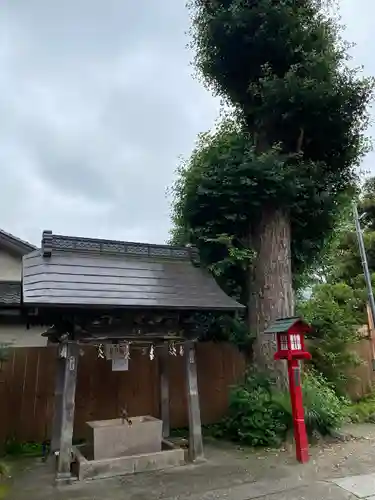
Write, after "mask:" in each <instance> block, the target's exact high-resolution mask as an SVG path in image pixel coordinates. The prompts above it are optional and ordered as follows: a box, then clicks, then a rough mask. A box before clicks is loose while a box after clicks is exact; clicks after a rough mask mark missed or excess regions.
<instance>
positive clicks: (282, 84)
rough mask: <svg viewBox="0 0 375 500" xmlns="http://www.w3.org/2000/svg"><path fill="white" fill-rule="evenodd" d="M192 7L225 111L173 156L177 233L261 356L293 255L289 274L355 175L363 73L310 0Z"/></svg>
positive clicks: (204, 69)
mask: <svg viewBox="0 0 375 500" xmlns="http://www.w3.org/2000/svg"><path fill="white" fill-rule="evenodd" d="M190 7H191V14H192V37H193V46H194V49H195V52H196V60H195V63H196V67H197V69H198V72H199V74H200V75H201V77H202V78H203V80H204V82H205V83H206V84H207V85H208V86H209V87H210V88H211V89H213V90H214V92H215V93H216V94H218V95H220V96H221V97H222V98H223V99H224V101H226V102H227V103H229V104H230V105H231V106H232V107H233V108H234V118H232V119H225V120H224V121H223V122H222V124H221V125H219V127H218V128H217V130H216V131H215V132H213V133H212V134H203V135H202V136H201V137H200V140H199V142H198V145H197V147H196V149H195V151H194V152H193V155H192V157H191V159H190V160H189V161H188V162H187V163H186V164H185V165H183V166H182V168H181V170H180V177H179V179H178V180H177V183H176V185H175V189H174V192H175V208H174V216H173V219H174V224H175V231H174V238H175V240H180V241H181V239H182V240H184V241H187V240H188V241H192V242H194V243H196V244H198V246H199V247H200V248H201V250H202V253H203V255H204V257H205V258H206V259H207V262H208V263H209V264H211V265H212V264H214V267H215V265H216V267H217V263H220V265H219V268H220V272H221V273H222V277H223V281H225V283H226V285H227V289H228V290H229V291H232V292H233V293H234V294H236V295H237V296H239V297H240V298H241V300H242V301H243V303H245V304H247V305H248V306H249V307H248V310H249V318H248V320H249V326H250V329H251V331H252V332H253V333H254V334H255V335H256V336H257V338H258V340H259V342H257V348H256V355H257V358H258V361H260V362H261V364H265V365H267V364H268V362H269V361H270V360H271V356H270V355H272V352H270V351H267V350H264V349H263V343H264V339H263V338H262V332H263V330H264V327H265V324H266V323H268V322H269V321H272V320H273V319H275V318H276V317H280V316H286V315H290V314H293V312H294V311H293V309H294V302H293V293H292V267H291V265H290V263H291V260H292V262H293V270H294V272H295V273H296V274H297V273H298V274H301V273H302V271H303V270H305V269H306V267H307V266H309V265H311V264H312V263H313V262H314V261H315V260H316V258H317V256H318V255H319V252H320V251H321V249H322V248H323V246H324V244H325V243H326V241H327V238H329V237H330V234H331V233H332V230H333V228H334V225H335V220H336V216H337V214H338V211H339V208H340V204H341V203H342V198H343V196H346V195H347V193H348V190H350V189H353V186H354V185H355V183H356V174H355V167H356V166H357V165H358V162H359V160H360V158H361V157H362V155H363V153H364V151H365V150H366V142H365V140H364V136H363V132H364V129H365V127H366V124H367V113H366V108H367V105H368V103H369V101H370V98H371V96H372V82H371V81H369V80H367V79H364V78H361V77H360V76H359V74H358V72H357V71H355V70H350V69H348V68H347V67H346V66H345V62H346V59H347V55H346V46H345V43H343V42H342V40H341V39H340V36H339V28H338V26H337V25H336V24H335V22H334V20H333V19H332V18H330V17H329V16H328V15H327V14H326V13H325V12H324V10H323V9H322V7H321V2H320V1H318V0H303V1H296V0H248V1H244V0H192V1H191V5H190ZM292 237H293V241H291V238H292ZM223 238H224V239H226V242H227V243H224V244H223V243H222V239H223ZM228 242H230V244H229V245H228ZM249 249H250V250H251V251H252V252H251V253H250V254H248V253H246V251H247V250H249ZM244 251H245V254H244V253H243V252H244ZM233 256H234V258H233ZM238 256H239V258H237V257H238ZM291 256H292V257H291ZM228 257H229V259H228ZM251 257H253V258H251ZM223 262H224V269H223V268H222V265H223ZM246 270H247V271H248V272H246ZM267 352H268V354H267Z"/></svg>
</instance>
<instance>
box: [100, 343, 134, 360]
mask: <svg viewBox="0 0 375 500" xmlns="http://www.w3.org/2000/svg"><path fill="white" fill-rule="evenodd" d="M105 357H106V358H107V359H117V358H125V357H126V358H127V357H129V345H128V344H105Z"/></svg>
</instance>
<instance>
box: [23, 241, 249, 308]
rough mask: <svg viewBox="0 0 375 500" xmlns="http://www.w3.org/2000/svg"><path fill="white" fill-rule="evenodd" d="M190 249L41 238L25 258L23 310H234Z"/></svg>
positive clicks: (228, 299) (232, 305) (233, 304)
mask: <svg viewBox="0 0 375 500" xmlns="http://www.w3.org/2000/svg"><path fill="white" fill-rule="evenodd" d="M197 264H198V253H197V251H196V249H194V248H187V247H173V246H168V245H150V244H144V243H128V242H123V241H111V240H99V239H90V238H75V237H67V236H60V235H53V234H52V233H51V232H44V233H43V240H42V248H41V250H36V251H35V252H32V253H31V254H29V255H27V256H25V257H24V258H23V301H24V304H26V305H34V306H35V305H60V306H61V305H65V306H67V305H70V306H107V307H116V306H117V307H127V308H133V309H137V308H159V309H161V308H163V309H189V310H212V311H214V310H236V309H241V308H242V307H243V306H241V305H240V304H238V303H237V302H236V301H234V300H233V299H231V298H230V297H228V296H227V295H226V294H225V293H224V292H223V290H221V288H220V287H219V286H218V284H217V283H216V281H215V280H214V278H213V277H212V276H211V275H210V274H209V273H208V272H207V271H206V270H205V269H201V268H199V267H198V265H197Z"/></svg>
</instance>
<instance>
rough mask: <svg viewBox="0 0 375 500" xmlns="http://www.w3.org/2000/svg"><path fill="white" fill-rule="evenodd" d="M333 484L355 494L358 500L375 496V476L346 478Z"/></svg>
mask: <svg viewBox="0 0 375 500" xmlns="http://www.w3.org/2000/svg"><path fill="white" fill-rule="evenodd" d="M333 483H335V484H337V485H338V486H340V487H341V488H343V489H344V490H346V491H349V492H350V493H353V495H356V496H357V497H358V498H368V497H370V496H372V495H373V496H375V474H362V475H360V476H349V477H344V478H342V479H335V480H334V481H333Z"/></svg>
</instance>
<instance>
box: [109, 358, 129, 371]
mask: <svg viewBox="0 0 375 500" xmlns="http://www.w3.org/2000/svg"><path fill="white" fill-rule="evenodd" d="M128 370H129V360H128V359H125V358H124V357H122V358H120V357H116V358H112V371H113V372H126V371H128Z"/></svg>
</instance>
